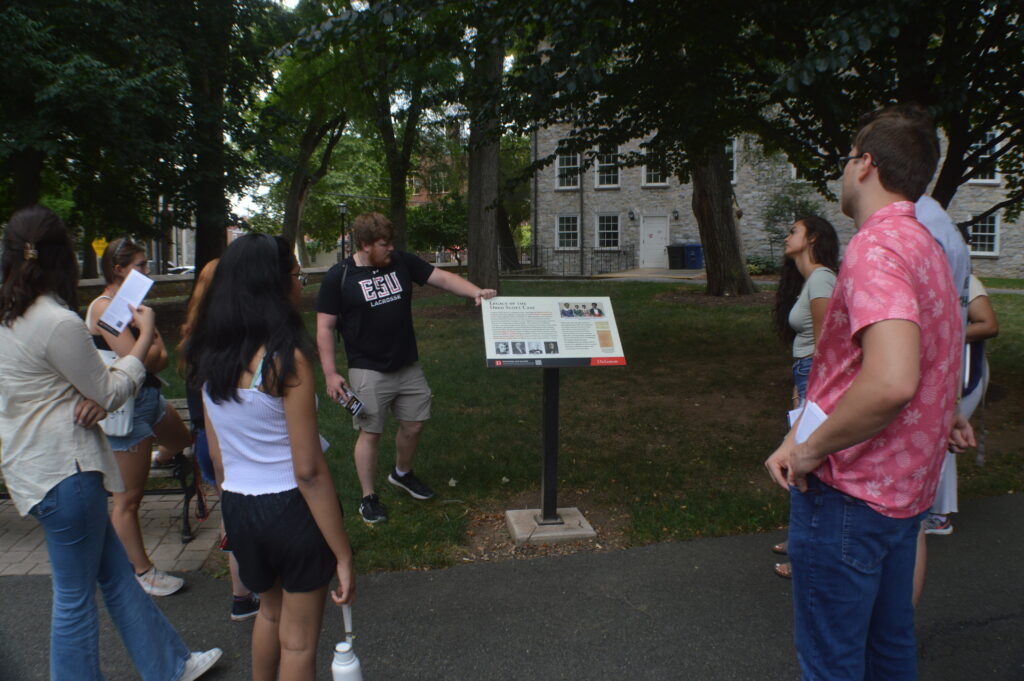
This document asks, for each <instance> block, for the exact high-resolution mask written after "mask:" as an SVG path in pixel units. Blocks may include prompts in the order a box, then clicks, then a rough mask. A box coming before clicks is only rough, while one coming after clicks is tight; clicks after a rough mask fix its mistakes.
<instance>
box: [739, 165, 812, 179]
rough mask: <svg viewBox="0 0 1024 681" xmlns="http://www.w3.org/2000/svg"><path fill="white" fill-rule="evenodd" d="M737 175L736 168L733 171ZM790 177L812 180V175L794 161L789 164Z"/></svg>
mask: <svg viewBox="0 0 1024 681" xmlns="http://www.w3.org/2000/svg"><path fill="white" fill-rule="evenodd" d="M735 175H736V171H735V170H734V171H733V177H735ZM789 179H791V180H793V181H794V182H810V181H811V178H810V176H809V175H808V174H807V173H806V171H804V169H803V168H798V167H797V166H795V165H793V164H792V163H790V164H789ZM735 181H736V180H733V182H735Z"/></svg>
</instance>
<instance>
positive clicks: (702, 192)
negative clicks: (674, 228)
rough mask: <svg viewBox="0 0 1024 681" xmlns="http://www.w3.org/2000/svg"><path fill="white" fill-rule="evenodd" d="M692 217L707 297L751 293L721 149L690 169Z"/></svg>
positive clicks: (730, 187)
mask: <svg viewBox="0 0 1024 681" xmlns="http://www.w3.org/2000/svg"><path fill="white" fill-rule="evenodd" d="M693 214H694V216H695V217H696V218H697V227H698V229H699V230H700V240H701V243H702V244H703V245H704V267H705V270H706V272H707V278H708V283H707V292H708V295H712V296H736V295H740V296H742V295H747V294H749V293H754V291H755V290H756V289H755V287H754V282H753V281H751V279H750V274H748V273H747V264H746V259H745V258H744V256H743V243H742V242H741V241H740V233H739V228H738V227H737V225H736V214H735V213H734V212H733V207H732V183H731V182H730V181H729V171H728V167H727V165H726V157H725V152H724V150H719V151H715V152H712V154H711V156H710V157H709V158H708V159H707V161H706V162H705V163H704V164H701V165H699V166H697V167H696V168H694V170H693Z"/></svg>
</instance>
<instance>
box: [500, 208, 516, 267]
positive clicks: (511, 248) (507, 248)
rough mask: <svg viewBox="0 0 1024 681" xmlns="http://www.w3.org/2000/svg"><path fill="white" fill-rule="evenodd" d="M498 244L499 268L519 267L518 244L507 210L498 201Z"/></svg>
mask: <svg viewBox="0 0 1024 681" xmlns="http://www.w3.org/2000/svg"><path fill="white" fill-rule="evenodd" d="M497 231H498V246H499V251H500V253H501V269H503V270H518V269H519V246H518V245H517V244H516V240H515V238H514V236H513V234H512V225H511V224H509V219H508V211H506V210H505V206H504V204H502V203H501V202H500V201H499V202H498V216H497Z"/></svg>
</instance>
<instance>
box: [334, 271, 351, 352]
mask: <svg viewBox="0 0 1024 681" xmlns="http://www.w3.org/2000/svg"><path fill="white" fill-rule="evenodd" d="M347 277H348V261H347V260H346V261H345V262H344V264H343V267H342V269H341V304H342V305H344V304H345V279H346V278H347ZM338 318H339V319H340V318H341V313H340V312H339V313H338ZM334 335H335V340H337V341H338V342H340V341H341V327H340V326H339V325H338V324H337V322H335V324H334Z"/></svg>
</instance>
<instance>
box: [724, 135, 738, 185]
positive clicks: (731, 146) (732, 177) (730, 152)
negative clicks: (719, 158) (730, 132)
mask: <svg viewBox="0 0 1024 681" xmlns="http://www.w3.org/2000/svg"><path fill="white" fill-rule="evenodd" d="M725 166H726V168H728V169H729V181H730V182H732V183H733V184H736V138H735V137H733V138H732V139H731V140H729V141H728V142H726V143H725Z"/></svg>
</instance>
